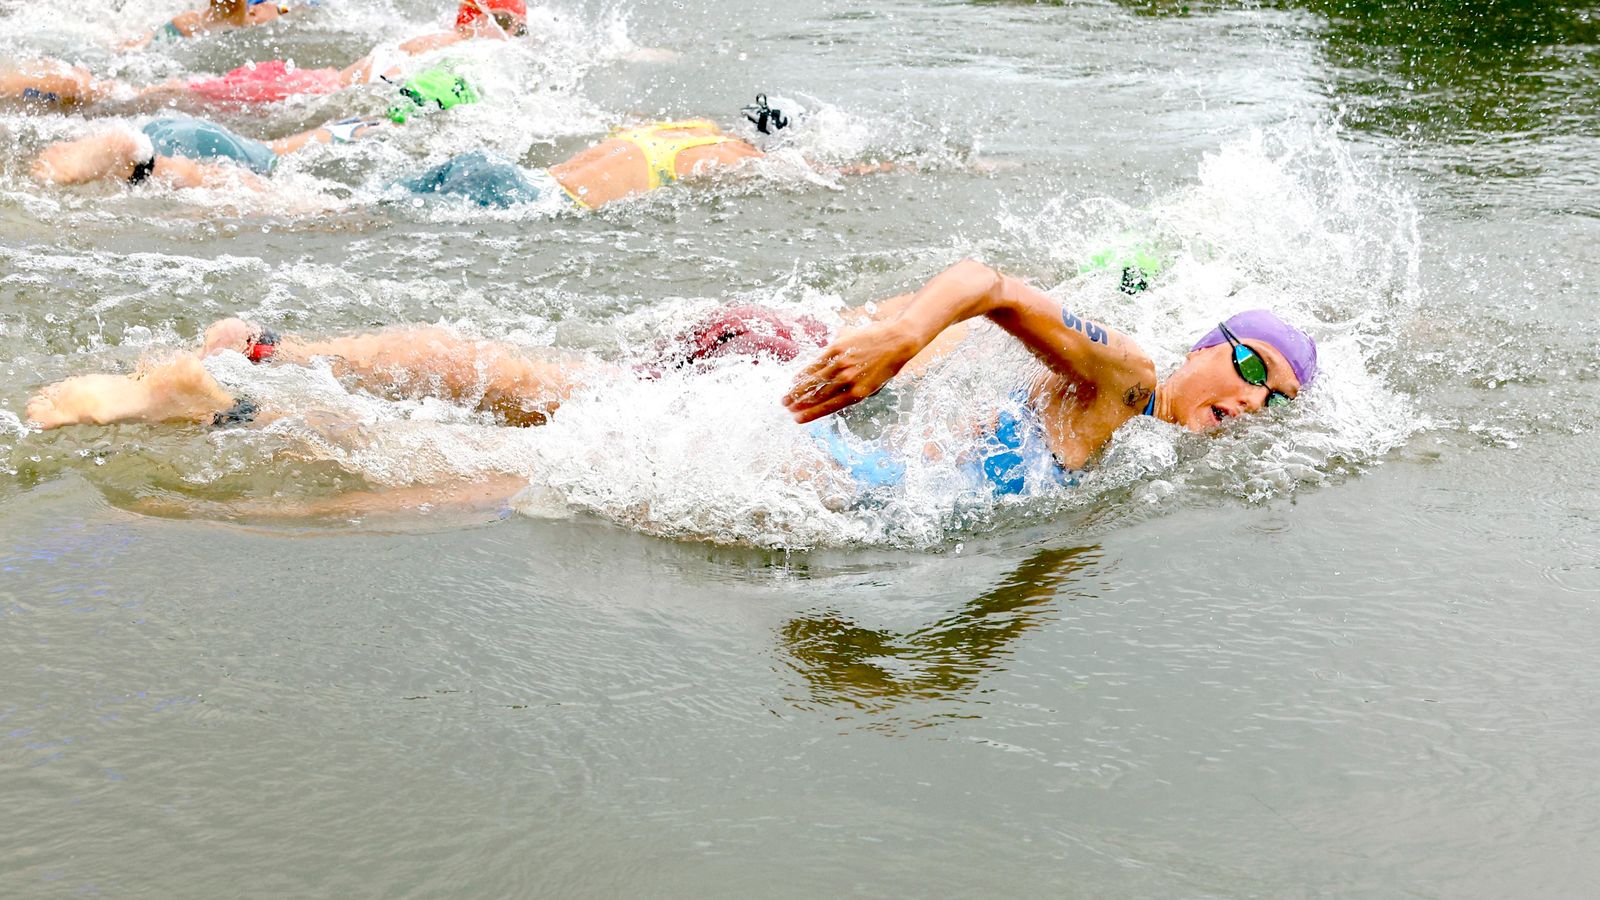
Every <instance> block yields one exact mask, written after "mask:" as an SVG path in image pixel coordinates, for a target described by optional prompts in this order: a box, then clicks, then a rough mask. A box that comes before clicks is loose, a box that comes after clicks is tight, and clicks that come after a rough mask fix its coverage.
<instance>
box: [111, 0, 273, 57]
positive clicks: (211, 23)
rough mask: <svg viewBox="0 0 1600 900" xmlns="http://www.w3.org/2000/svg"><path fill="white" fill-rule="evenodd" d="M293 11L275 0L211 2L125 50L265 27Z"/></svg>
mask: <svg viewBox="0 0 1600 900" xmlns="http://www.w3.org/2000/svg"><path fill="white" fill-rule="evenodd" d="M290 9H291V7H289V6H287V5H284V4H280V3H277V2H274V0H211V2H210V3H208V4H206V8H205V9H192V10H189V11H187V12H181V13H178V14H177V15H176V16H173V17H172V19H171V20H170V21H168V22H167V23H166V24H165V25H162V26H161V27H160V28H157V29H156V30H154V31H150V32H146V33H145V35H144V36H143V37H139V38H135V39H134V40H132V41H129V42H128V43H126V44H124V45H123V47H122V48H123V49H124V50H133V49H137V48H140V47H145V46H148V45H149V44H151V43H152V42H154V43H163V42H167V41H181V40H184V39H185V38H192V37H199V36H200V35H204V34H210V33H211V32H214V31H224V30H227V29H231V28H249V27H251V26H253V25H265V24H267V23H268V22H271V21H274V20H276V19H277V18H278V17H279V16H282V15H287V14H288V12H289V10H290Z"/></svg>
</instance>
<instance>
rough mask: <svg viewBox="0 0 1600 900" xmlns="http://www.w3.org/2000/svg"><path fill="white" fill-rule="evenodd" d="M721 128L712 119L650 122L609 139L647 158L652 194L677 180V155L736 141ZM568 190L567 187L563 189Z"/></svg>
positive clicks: (580, 200)
mask: <svg viewBox="0 0 1600 900" xmlns="http://www.w3.org/2000/svg"><path fill="white" fill-rule="evenodd" d="M718 127H719V126H718V125H717V123H715V122H713V121H711V120H710V119H680V120H678V121H675V122H651V123H650V124H648V125H638V126H635V127H633V128H619V129H617V130H616V131H613V132H611V134H610V137H609V139H610V140H613V141H627V142H628V143H630V144H632V145H634V146H635V147H638V148H639V152H640V153H643V154H644V165H645V171H646V177H645V178H646V180H645V190H647V191H653V190H655V189H656V188H658V187H661V186H662V185H667V184H671V183H673V182H674V181H677V180H678V154H680V153H682V152H683V151H685V150H690V149H693V148H695V147H710V146H712V145H715V144H727V143H731V142H732V141H734V140H736V139H735V138H731V137H728V136H727V135H725V134H723V133H722V132H721V131H716V130H715V129H717V128H718ZM707 128H710V129H713V133H710V134H706V133H701V134H667V132H672V131H689V130H694V131H703V130H704V129H707ZM563 190H565V187H563ZM567 196H568V197H571V198H572V199H573V201H574V202H576V203H578V204H579V205H580V206H588V204H587V203H585V202H584V200H583V198H582V197H580V196H578V195H577V194H574V193H573V192H572V191H570V190H568V191H567Z"/></svg>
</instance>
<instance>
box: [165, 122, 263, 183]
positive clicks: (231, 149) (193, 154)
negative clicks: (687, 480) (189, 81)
mask: <svg viewBox="0 0 1600 900" xmlns="http://www.w3.org/2000/svg"><path fill="white" fill-rule="evenodd" d="M144 133H145V135H146V136H148V137H149V138H150V143H151V144H153V145H154V146H155V148H156V155H157V156H182V157H184V158H186V159H196V160H200V161H202V162H212V161H215V160H223V159H225V160H228V161H230V162H236V163H238V164H240V165H242V166H244V167H245V168H247V169H249V170H250V171H252V172H254V173H256V174H257V175H266V174H267V173H269V172H271V171H272V167H273V166H276V165H277V164H278V154H276V153H274V152H272V148H271V147H268V146H267V145H266V144H263V143H261V142H260V141H253V140H251V139H250V138H247V137H243V136H241V135H237V134H234V133H233V132H232V131H229V130H228V129H226V128H224V127H222V126H221V125H218V124H217V123H215V122H208V121H206V120H205V119H196V118H194V117H193V116H167V117H165V118H161V119H156V120H155V121H153V122H151V123H150V124H148V125H146V126H144Z"/></svg>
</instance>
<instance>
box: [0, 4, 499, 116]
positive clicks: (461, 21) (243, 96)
mask: <svg viewBox="0 0 1600 900" xmlns="http://www.w3.org/2000/svg"><path fill="white" fill-rule="evenodd" d="M252 8H254V7H252ZM527 16H528V9H527V5H526V3H525V2H524V0H462V3H461V5H460V6H459V7H458V8H457V10H456V23H455V27H454V28H453V29H451V30H449V31H444V32H438V33H434V34H425V35H421V36H419V37H414V38H411V39H410V40H407V41H404V42H401V43H399V44H393V45H390V44H380V45H379V46H378V47H376V48H374V50H373V51H372V53H371V54H369V55H367V56H364V57H362V58H361V59H359V60H356V61H355V62H354V63H351V64H350V65H348V66H346V67H345V68H343V69H332V68H311V69H307V68H302V67H299V66H296V65H294V64H293V63H291V62H287V61H285V60H267V61H265V62H256V63H249V64H246V65H243V66H240V67H238V68H236V69H234V70H232V71H230V72H228V73H226V74H224V75H219V76H207V77H202V78H178V79H172V80H170V81H165V82H162V83H160V84H154V85H149V86H146V87H136V86H134V85H129V84H126V83H124V82H120V81H117V80H115V79H102V78H96V77H95V76H94V74H93V73H91V72H90V71H89V70H88V69H85V68H83V67H82V66H74V65H71V64H69V63H65V62H61V61H60V60H53V59H31V60H22V61H19V62H16V63H13V64H11V65H10V66H9V67H8V68H6V69H4V70H0V99H9V100H11V101H14V102H22V103H26V104H30V105H41V104H42V105H46V106H63V107H78V106H85V105H88V104H93V103H97V102H114V103H118V104H131V105H133V106H135V107H139V108H149V107H166V106H171V105H173V104H175V103H182V102H186V101H195V102H202V103H204V102H210V103H275V102H279V101H282V100H286V99H288V98H290V97H295V96H305V95H319V94H331V93H334V92H335V91H340V90H343V89H345V88H347V87H352V86H354V85H359V84H369V83H371V82H374V81H377V80H380V79H383V80H390V81H394V80H399V79H401V78H402V77H403V66H404V63H405V62H406V60H407V59H409V58H410V57H413V56H421V55H422V54H425V53H429V52H432V51H434V50H438V49H441V48H444V47H448V46H450V45H452V44H457V43H460V42H462V41H467V40H476V39H482V40H506V39H508V38H514V37H522V36H524V35H526V34H527V33H528V27H527Z"/></svg>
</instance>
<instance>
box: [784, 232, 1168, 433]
mask: <svg viewBox="0 0 1600 900" xmlns="http://www.w3.org/2000/svg"><path fill="white" fill-rule="evenodd" d="M977 316H984V317H987V318H988V319H989V321H991V322H993V323H994V324H996V325H998V326H999V327H1000V328H1002V329H1004V330H1005V331H1006V332H1007V333H1009V334H1010V335H1011V336H1012V337H1015V338H1016V339H1017V340H1019V341H1021V342H1022V344H1023V346H1025V347H1027V348H1028V350H1029V351H1031V352H1032V353H1033V355H1034V356H1036V357H1038V359H1039V360H1040V362H1043V363H1044V364H1045V365H1046V366H1047V367H1049V369H1050V372H1051V375H1052V376H1053V378H1054V379H1055V380H1056V381H1057V382H1058V386H1059V387H1061V388H1063V389H1070V390H1072V391H1075V392H1076V394H1077V397H1078V398H1079V399H1078V402H1080V403H1081V404H1083V405H1085V406H1087V405H1090V404H1092V403H1093V402H1094V399H1095V398H1096V397H1097V396H1100V395H1102V394H1103V393H1104V392H1107V391H1110V392H1114V393H1115V395H1118V396H1120V395H1123V394H1125V393H1127V392H1128V391H1129V390H1131V389H1134V388H1142V389H1146V390H1153V389H1154V388H1155V383H1156V379H1155V366H1154V365H1153V364H1152V363H1151V361H1150V359H1149V357H1147V356H1146V355H1145V354H1144V352H1143V351H1141V350H1140V349H1139V347H1138V345H1136V344H1134V342H1133V341H1132V340H1131V339H1130V338H1128V337H1127V336H1126V335H1123V334H1121V333H1119V332H1117V331H1114V330H1112V329H1110V328H1106V327H1105V326H1103V325H1100V324H1097V323H1095V322H1091V321H1089V320H1087V319H1080V318H1078V317H1077V316H1075V315H1073V314H1072V313H1070V312H1067V311H1066V310H1065V309H1062V307H1061V304H1060V303H1059V302H1057V301H1056V300H1054V299H1052V298H1051V297H1050V296H1049V295H1047V294H1045V293H1043V292H1042V291H1039V290H1036V289H1034V288H1032V287H1029V286H1028V285H1026V284H1024V283H1022V282H1021V281H1019V280H1018V279H1015V278H1011V277H1009V276H1006V275H1002V274H1000V273H999V272H996V271H995V270H994V269H991V268H989V267H988V266H986V265H983V264H982V263H979V262H974V261H973V260H970V259H969V260H962V261H961V262H959V263H956V264H955V265H953V266H951V267H950V268H948V269H946V270H944V271H943V272H940V273H939V274H938V275H936V276H934V277H933V278H932V279H931V280H929V281H928V283H927V284H925V285H923V286H922V288H921V289H920V290H918V291H917V292H916V293H915V294H913V295H911V297H910V298H909V300H907V301H906V302H905V304H904V306H903V307H902V308H901V309H900V311H899V314H898V315H897V316H895V317H894V318H889V319H885V320H882V321H877V322H872V323H869V324H867V325H865V326H863V327H861V328H854V329H847V330H842V331H840V332H839V334H838V336H836V337H835V338H834V340H833V343H831V344H829V345H828V346H827V347H826V348H824V349H823V351H822V355H821V356H820V357H818V358H817V360H816V361H815V362H813V363H812V364H811V365H809V366H807V367H806V368H805V370H804V371H802V372H801V373H800V375H799V376H798V377H797V378H796V379H795V383H794V386H793V387H792V388H790V390H789V393H787V394H785V395H784V398H783V405H784V406H786V407H788V409H789V412H790V413H791V414H793V415H794V418H795V421H796V422H801V423H805V422H810V421H812V420H814V419H820V418H822V417H823V416H826V415H829V414H831V413H835V412H838V411H839V410H841V409H844V408H846V407H848V406H851V405H853V404H855V403H859V402H860V401H862V400H865V399H866V398H867V397H870V396H872V395H873V394H875V393H877V392H878V390H879V389H880V388H882V387H883V386H884V385H885V384H887V383H888V382H889V380H890V379H892V378H894V376H895V375H896V374H898V373H899V372H900V370H901V368H903V367H904V366H905V365H906V363H907V362H909V361H911V359H912V358H913V357H915V356H916V355H917V353H919V352H921V350H922V349H923V348H924V347H927V346H928V345H929V344H930V343H932V342H933V340H934V339H935V338H937V337H938V336H939V334H940V333H941V332H943V331H944V330H945V329H946V328H948V327H950V326H951V325H954V324H956V323H958V322H962V321H965V320H967V319H971V318H974V317H977ZM1146 396H1147V394H1146Z"/></svg>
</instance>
